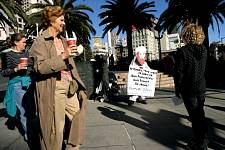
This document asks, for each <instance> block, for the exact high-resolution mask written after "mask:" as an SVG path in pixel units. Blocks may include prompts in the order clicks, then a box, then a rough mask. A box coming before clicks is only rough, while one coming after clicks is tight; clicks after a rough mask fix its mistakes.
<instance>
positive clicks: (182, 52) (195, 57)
mask: <svg viewBox="0 0 225 150" xmlns="http://www.w3.org/2000/svg"><path fill="white" fill-rule="evenodd" d="M206 59H207V49H206V48H205V47H204V46H203V45H195V44H187V45H186V46H183V47H181V48H179V49H178V50H177V53H176V58H175V70H174V81H175V90H176V95H179V94H181V95H183V96H198V95H202V94H204V93H205V88H206V83H205V68H206Z"/></svg>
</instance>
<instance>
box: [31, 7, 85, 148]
mask: <svg viewBox="0 0 225 150" xmlns="http://www.w3.org/2000/svg"><path fill="white" fill-rule="evenodd" d="M43 20H44V25H45V26H44V29H43V32H42V34H41V35H40V36H39V37H37V39H36V40H35V41H34V43H33V45H32V47H31V50H30V54H31V57H32V58H33V59H34V70H35V73H36V76H37V77H36V78H37V79H36V82H35V84H36V89H35V100H36V104H37V115H38V118H39V123H40V136H39V137H40V145H41V149H42V150H61V149H63V148H64V147H63V146H62V145H64V144H63V142H64V141H66V142H65V149H70V150H79V146H80V145H81V144H83V143H84V131H85V130H84V119H85V110H86V103H87V94H86V88H85V86H84V83H83V82H82V80H81V78H80V77H79V74H78V72H77V68H76V65H75V62H74V60H73V57H74V55H75V54H77V46H76V45H75V44H74V43H72V44H71V45H68V44H67V42H66V40H65V38H64V37H63V36H62V35H61V33H62V32H63V28H64V26H65V21H64V12H63V9H62V8H61V7H60V6H47V7H46V8H45V9H44V10H43ZM68 43H69V42H68ZM66 120H67V121H66ZM65 122H66V123H67V124H65ZM64 131H68V134H65V132H64ZM66 135H68V136H66Z"/></svg>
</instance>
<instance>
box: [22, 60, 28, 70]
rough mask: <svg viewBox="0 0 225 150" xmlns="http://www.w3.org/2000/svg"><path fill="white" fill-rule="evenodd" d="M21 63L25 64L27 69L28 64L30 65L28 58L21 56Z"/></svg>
mask: <svg viewBox="0 0 225 150" xmlns="http://www.w3.org/2000/svg"><path fill="white" fill-rule="evenodd" d="M20 64H23V65H24V68H23V69H27V65H28V58H20Z"/></svg>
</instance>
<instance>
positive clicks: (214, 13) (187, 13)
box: [157, 0, 225, 47]
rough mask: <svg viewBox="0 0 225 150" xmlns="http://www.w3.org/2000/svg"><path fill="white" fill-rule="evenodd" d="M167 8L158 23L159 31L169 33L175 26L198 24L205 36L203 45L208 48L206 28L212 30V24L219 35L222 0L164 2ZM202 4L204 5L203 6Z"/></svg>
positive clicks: (224, 8)
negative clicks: (166, 3)
mask: <svg viewBox="0 0 225 150" xmlns="http://www.w3.org/2000/svg"><path fill="white" fill-rule="evenodd" d="M166 1H167V2H168V8H167V9H166V10H165V11H164V12H163V13H162V14H161V16H160V18H159V21H158V25H157V26H158V28H159V30H160V31H164V30H166V29H168V30H169V31H171V30H172V29H173V28H174V27H175V26H176V25H179V26H185V24H186V23H196V22H197V23H198V24H199V25H201V26H202V27H203V30H204V32H205V35H206V39H205V41H204V43H205V45H206V46H207V47H209V39H208V28H209V26H210V25H211V26H212V29H213V30H214V22H213V21H215V22H216V24H217V29H218V32H219V33H220V28H219V22H220V23H224V18H225V1H224V0H200V2H199V1H198V3H197V2H196V0H166ZM203 4H204V5H203Z"/></svg>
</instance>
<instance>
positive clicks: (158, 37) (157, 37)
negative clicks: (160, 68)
mask: <svg viewBox="0 0 225 150" xmlns="http://www.w3.org/2000/svg"><path fill="white" fill-rule="evenodd" d="M154 30H155V31H157V36H156V33H155V31H154V33H155V39H157V40H158V49H159V60H161V59H162V50H161V41H160V39H161V38H162V37H163V36H162V35H161V36H160V31H159V29H157V28H154Z"/></svg>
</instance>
